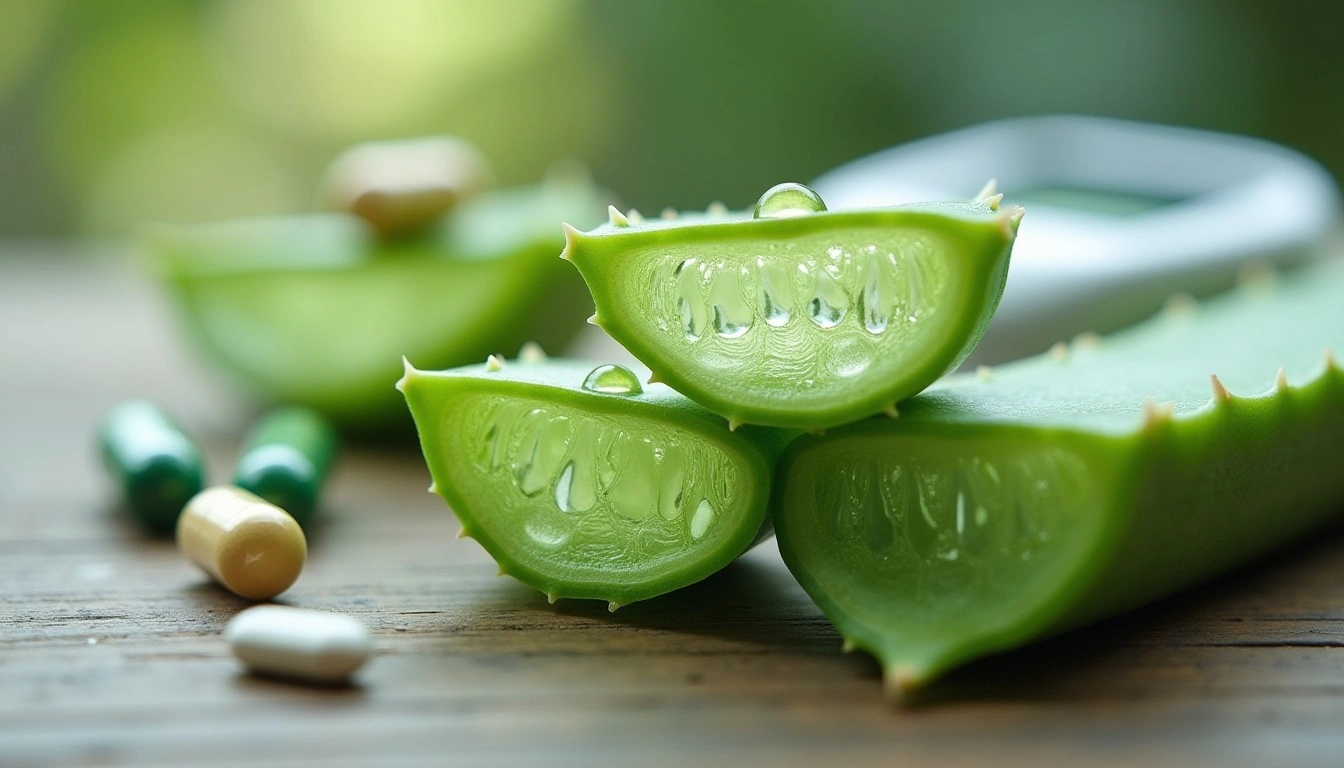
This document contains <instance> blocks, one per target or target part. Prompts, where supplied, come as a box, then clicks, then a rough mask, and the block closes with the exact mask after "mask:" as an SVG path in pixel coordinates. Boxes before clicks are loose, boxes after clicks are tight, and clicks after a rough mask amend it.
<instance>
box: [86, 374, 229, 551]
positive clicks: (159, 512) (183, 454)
mask: <svg viewBox="0 0 1344 768" xmlns="http://www.w3.org/2000/svg"><path fill="white" fill-rule="evenodd" d="M98 445H99V449H100V450H101V451H102V454H103V463H104V465H105V466H106V467H107V471H108V474H109V475H110V476H111V478H112V481H113V482H114V483H116V484H117V486H118V488H119V489H120V490H121V494H122V498H123V499H124V501H125V503H126V506H127V508H128V509H130V510H131V512H132V513H134V514H135V516H136V517H137V518H139V519H140V521H141V522H142V523H144V524H145V526H146V527H148V528H149V529H151V530H153V531H155V532H157V533H171V532H172V530H173V527H174V526H175V525H176V524H177V517H178V515H179V514H181V512H182V507H184V506H186V503H187V500H188V499H190V498H191V497H192V496H194V495H196V493H197V492H199V491H200V490H201V488H202V487H203V486H204V476H205V471H204V468H203V467H204V465H203V462H202V459H201V451H200V448H198V447H197V446H196V444H195V443H194V442H192V440H191V438H189V437H187V435H186V434H185V433H183V432H182V430H181V429H179V428H178V426H177V425H176V424H174V423H173V421H172V419H170V418H168V415H167V414H165V413H164V412H163V411H162V410H160V409H159V407H158V406H156V405H154V404H153V403H151V402H149V401H148V400H132V401H130V402H126V403H122V404H121V405H118V406H116V407H115V408H113V409H112V410H111V411H108V413H107V415H106V416H104V417H103V421H102V424H101V425H100V428H99V430H98Z"/></svg>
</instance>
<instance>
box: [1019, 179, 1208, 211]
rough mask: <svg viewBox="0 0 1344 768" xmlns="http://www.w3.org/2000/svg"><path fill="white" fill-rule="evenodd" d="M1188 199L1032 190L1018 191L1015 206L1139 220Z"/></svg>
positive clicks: (1051, 187)
mask: <svg viewBox="0 0 1344 768" xmlns="http://www.w3.org/2000/svg"><path fill="white" fill-rule="evenodd" d="M1188 199H1189V198H1185V197H1159V196H1155V195H1143V194H1135V193H1133V192H1122V191H1118V190H1113V189H1097V188H1091V187H1078V186H1065V185H1043V186H1039V187H1028V188H1027V189H1024V190H1021V191H1015V192H1014V194H1013V196H1012V202H1014V203H1017V204H1019V205H1025V206H1027V207H1030V206H1031V205H1032V204H1036V205H1047V206H1050V207H1052V208H1067V209H1071V210H1075V211H1085V212H1087V213H1100V214H1104V215H1107V216H1137V215H1139V214H1141V213H1148V212H1149V211H1153V210H1156V209H1158V208H1164V207H1166V206H1168V205H1174V204H1176V203H1180V202H1184V201H1185V200H1188Z"/></svg>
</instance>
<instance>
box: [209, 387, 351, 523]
mask: <svg viewBox="0 0 1344 768" xmlns="http://www.w3.org/2000/svg"><path fill="white" fill-rule="evenodd" d="M336 444H337V439H336V432H335V431H334V430H333V429H332V427H331V425H330V424H329V423H328V422H327V420H326V419H324V418H322V417H321V416H319V415H318V414H317V412H316V411H313V410H311V409H309V408H302V407H298V406H289V407H283V408H276V409H274V410H272V411H270V412H268V413H267V414H265V415H264V416H262V417H261V420H260V421H258V422H257V423H256V425H255V426H253V427H252V431H251V432H250V433H249V434H248V436H247V441H246V443H245V444H244V446H243V453H242V456H240V457H239V459H238V465H237V467H236V468H235V469H234V475H233V484H234V485H236V486H238V487H239V488H244V489H246V490H248V491H251V492H252V493H255V494H256V495H258V496H260V497H261V498H263V499H265V500H267V501H269V502H270V503H272V504H274V505H276V506H277V507H280V508H281V509H283V510H285V511H286V512H288V513H289V514H290V515H292V516H293V517H294V519H295V520H297V521H298V523H299V525H300V526H303V527H304V528H307V527H308V524H309V523H310V522H311V521H312V519H313V513H314V511H316V509H317V500H318V496H319V495H320V493H321V490H322V483H323V481H325V480H326V477H327V470H328V469H330V468H331V462H332V460H333V459H334V458H335V456H336Z"/></svg>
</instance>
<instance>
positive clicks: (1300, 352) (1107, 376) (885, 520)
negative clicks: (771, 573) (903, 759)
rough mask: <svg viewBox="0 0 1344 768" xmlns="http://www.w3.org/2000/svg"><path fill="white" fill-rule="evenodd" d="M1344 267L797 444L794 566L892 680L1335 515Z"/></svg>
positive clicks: (1117, 605) (1173, 315)
mask: <svg viewBox="0 0 1344 768" xmlns="http://www.w3.org/2000/svg"><path fill="white" fill-rule="evenodd" d="M1342 347H1344V262H1341V261H1336V262H1333V263H1325V264H1321V265H1319V266H1314V267H1311V268H1308V269H1307V270H1305V271H1304V272H1303V273H1302V274H1299V275H1295V276H1285V277H1284V278H1282V279H1280V280H1279V281H1277V282H1274V281H1270V282H1268V283H1263V284H1260V285H1255V286H1248V287H1247V289H1245V290H1243V291H1241V292H1240V295H1232V296H1228V297H1224V298H1219V299H1215V300H1210V301H1208V302H1206V303H1204V304H1201V305H1198V306H1196V305H1193V303H1192V302H1190V301H1188V300H1186V301H1184V302H1175V303H1173V304H1172V308H1171V310H1169V311H1167V312H1165V313H1164V314H1163V315H1161V316H1159V317H1157V318H1154V319H1153V320H1150V321H1149V322H1147V323H1145V324H1143V325H1141V326H1139V327H1136V328H1134V329H1132V330H1129V331H1125V332H1122V333H1119V334H1116V335H1114V336H1111V337H1107V338H1104V339H1100V338H1098V337H1095V336H1090V335H1089V336H1082V337H1079V338H1078V339H1076V340H1075V341H1074V342H1073V343H1071V344H1064V343H1061V344H1059V345H1057V346H1056V347H1055V348H1054V349H1053V350H1051V352H1049V353H1048V354H1045V355H1042V356H1040V357H1038V358H1034V359H1030V360H1025V361H1021V362H1018V363H1013V364H1010V365H1005V366H1002V367H1000V368H996V369H994V370H992V371H988V370H986V371H981V372H979V373H977V374H973V375H956V376H951V377H948V378H947V379H944V380H943V381H940V382H939V383H937V384H935V385H934V386H932V387H930V388H929V389H928V390H926V391H925V392H924V393H922V394H921V395H919V396H917V397H915V398H912V399H911V400H909V401H907V402H906V403H905V404H904V405H902V407H901V416H900V418H899V419H868V420H865V421H861V422H858V423H856V424H851V425H848V426H845V427H840V428H838V429H835V430H832V431H830V432H827V433H826V435H824V436H812V435H805V436H803V437H801V438H799V439H797V440H796V441H794V442H793V443H792V444H791V445H790V447H789V449H788V451H787V452H786V454H785V456H784V458H783V459H782V461H781V462H780V465H779V467H778V470H777V473H776V474H777V477H778V483H777V485H776V487H775V493H774V497H773V498H774V501H773V502H772V504H773V508H772V513H773V516H774V520H775V526H776V532H777V534H778V537H779V550H780V553H781V554H782V555H783V557H784V561H785V563H787V564H788V566H789V568H790V569H791V570H792V571H793V573H794V575H795V576H797V578H798V581H799V582H800V583H801V584H802V586H803V588H804V589H806V590H807V592H808V593H809V594H810V595H811V596H812V598H813V599H814V600H816V602H817V604H818V605H819V606H821V608H822V610H823V611H825V613H826V615H827V616H828V617H830V619H831V621H833V622H834V623H835V626H836V628H837V629H838V630H839V631H840V633H841V634H842V635H843V636H844V637H845V639H846V645H847V646H848V647H850V648H857V649H862V650H865V651H869V652H871V653H873V654H874V655H876V656H877V657H878V659H879V660H881V662H882V664H883V666H884V667H885V668H886V675H887V681H888V684H889V685H890V686H891V687H892V689H893V691H896V692H900V691H903V690H906V689H910V688H915V687H918V686H920V685H923V684H925V683H927V682H928V681H930V680H931V679H933V678H935V677H937V676H939V675H941V674H943V673H945V672H947V671H948V670H950V669H952V668H954V667H956V666H958V665H961V664H964V663H966V662H968V661H971V660H973V659H976V658H978V657H981V656H985V655H987V654H990V653H994V652H998V651H1003V650H1006V649H1009V648H1014V647H1016V646H1019V645H1022V644H1024V643H1027V642H1029V641H1033V640H1036V639H1038V638H1042V637H1047V636H1049V635H1053V634H1057V633H1060V632H1062V631H1065V630H1067V629H1070V628H1073V627H1077V626H1080V625H1083V624H1086V623H1089V622H1092V621H1096V620H1099V619H1102V618H1105V617H1108V616H1112V615H1115V614H1117V613H1120V612H1123V611H1127V610H1131V609H1133V608H1136V607H1138V606H1141V605H1144V604H1146V603H1149V602H1152V601H1154V600H1157V599H1159V598H1162V597H1164V596H1166V595H1169V594H1171V593H1172V592H1175V591H1176V590H1179V589H1183V588H1185V587H1188V586H1190V585H1192V584H1196V583H1199V582H1202V581H1205V580H1207V579H1210V578H1212V577H1214V576H1216V575H1217V574H1220V573H1223V572H1225V571H1227V570H1229V569H1231V568H1234V567H1236V566H1238V565H1241V564H1243V563H1245V562H1247V561H1249V560H1251V559H1252V558H1255V557H1258V556H1260V555H1262V554H1264V553H1265V552H1267V551H1269V550H1271V549H1273V548H1275V547H1278V546H1281V545H1282V544H1284V543H1285V542H1287V541H1289V540H1291V539H1292V538H1294V537H1297V536H1300V535H1302V534H1303V533H1304V532H1306V531H1309V530H1311V529H1313V528H1316V527H1319V526H1321V525H1322V524H1324V523H1325V522H1326V521H1328V520H1330V519H1332V518H1338V517H1339V515H1340V513H1341V512H1344V474H1341V473H1340V471H1339V469H1340V455H1341V449H1342V448H1344V439H1342V438H1341V435H1342V434H1344V374H1341V372H1340V369H1339V367H1338V365H1337V364H1336V361H1335V358H1334V355H1333V354H1332V353H1331V351H1330V350H1331V349H1332V348H1333V349H1340V348H1342Z"/></svg>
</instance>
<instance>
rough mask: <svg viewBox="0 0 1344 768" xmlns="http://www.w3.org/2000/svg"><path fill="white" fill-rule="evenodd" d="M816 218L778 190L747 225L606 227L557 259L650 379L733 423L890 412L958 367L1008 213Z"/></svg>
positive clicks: (808, 422)
mask: <svg viewBox="0 0 1344 768" xmlns="http://www.w3.org/2000/svg"><path fill="white" fill-rule="evenodd" d="M781 186H792V187H797V185H781ZM804 189H805V188H804ZM781 195H788V196H789V199H788V200H785V201H783V202H778V203H777V202H776V201H774V199H773V198H776V197H779V196H781ZM821 205H822V204H821V203H820V202H819V200H818V201H812V200H810V199H809V198H808V197H807V195H806V194H805V193H801V192H799V191H798V190H797V189H784V190H780V189H779V188H776V190H772V191H771V193H768V194H767V196H766V197H765V198H763V199H762V202H761V204H760V206H758V214H759V215H760V216H761V217H760V218H752V217H748V216H737V217H725V216H714V215H712V214H710V215H697V216H680V217H676V218H671V217H669V218H666V219H662V220H658V221H653V220H648V221H645V220H643V219H639V218H638V217H634V218H632V217H629V216H620V215H618V214H615V213H613V215H612V223H610V224H608V225H605V226H603V227H600V228H598V229H595V230H593V231H591V232H588V233H586V234H584V233H580V232H578V231H577V230H575V229H573V228H569V229H567V230H566V231H567V233H568V235H569V240H568V244H567V246H566V249H565V253H564V255H565V257H566V258H568V259H569V260H570V261H572V262H573V263H574V265H575V266H576V267H578V269H579V272H580V273H581V274H582V275H583V278H584V280H585V281H586V282H587V284H588V289H589V290H590V291H591V292H592V294H593V302H594V304H595V305H596V308H597V312H596V314H595V316H594V318H593V320H592V322H594V323H596V324H598V325H600V326H601V327H602V328H603V329H605V330H606V331H607V332H608V333H609V334H610V335H611V336H612V338H614V339H615V340H616V341H618V342H620V343H621V344H622V345H623V346H624V347H625V348H626V349H628V350H629V351H630V352H631V353H632V354H634V355H635V357H637V358H639V360H640V361H641V362H643V363H644V364H645V365H647V366H649V368H650V369H651V370H652V371H653V373H654V376H655V377H656V378H657V379H658V380H661V381H664V382H667V383H668V384H670V385H671V386H672V387H673V388H674V389H676V390H677V391H679V392H682V393H683V394H685V395H687V396H688V397H690V398H691V399H693V400H695V401H696V402H699V403H701V404H702V405H704V406H705V407H707V408H709V409H710V410H712V411H714V412H715V413H718V414H720V415H721V416H724V417H726V418H727V419H728V420H729V422H730V423H733V424H737V423H749V424H767V425H774V426H782V427H795V428H801V429H821V428H825V427H830V426H834V425H836V424H843V423H846V422H850V421H854V420H855V419H859V418H862V417H864V416H868V415H871V414H874V413H877V412H879V411H883V410H888V411H889V410H891V408H892V407H893V405H894V404H895V403H898V402H900V401H901V400H904V399H905V398H907V397H909V396H911V395H913V394H915V393H917V392H919V391H920V390H922V389H924V388H925V387H927V386H928V385H929V384H931V383H932V382H933V381H934V380H936V379H937V378H938V377H940V376H942V375H943V374H944V373H946V372H948V371H949V370H951V369H953V368H955V367H956V366H957V364H959V363H960V362H961V361H962V360H963V359H964V358H965V357H966V355H968V354H969V353H970V351H971V350H972V349H973V348H974V346H975V343H976V341H978V340H979V338H980V335H981V334H982V333H983V332H984V330H985V327H986V325H987V324H988V322H989V319H990V317H991V316H992V315H993V313H994V309H995V307H996V306H997V305H998V301H999V296H1000V295H1001V294H1002V292H1003V285H1004V280H1005V278H1006V276H1007V272H1008V261H1009V253H1010V251H1011V248H1012V243H1013V239H1014V238H1015V236H1016V231H1017V223H1018V221H1019V219H1020V213H1021V212H1020V209H1015V210H1013V211H1009V210H1007V209H1005V210H1002V211H999V210H997V207H998V198H997V197H992V198H987V199H983V200H979V201H977V202H973V203H966V204H947V205H938V206H933V205H928V206H911V207H900V208H881V209H873V210H867V211H846V212H837V213H827V212H824V211H823V212H816V213H809V212H808V211H809V210H815V209H816V208H818V207H820V206H821Z"/></svg>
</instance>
